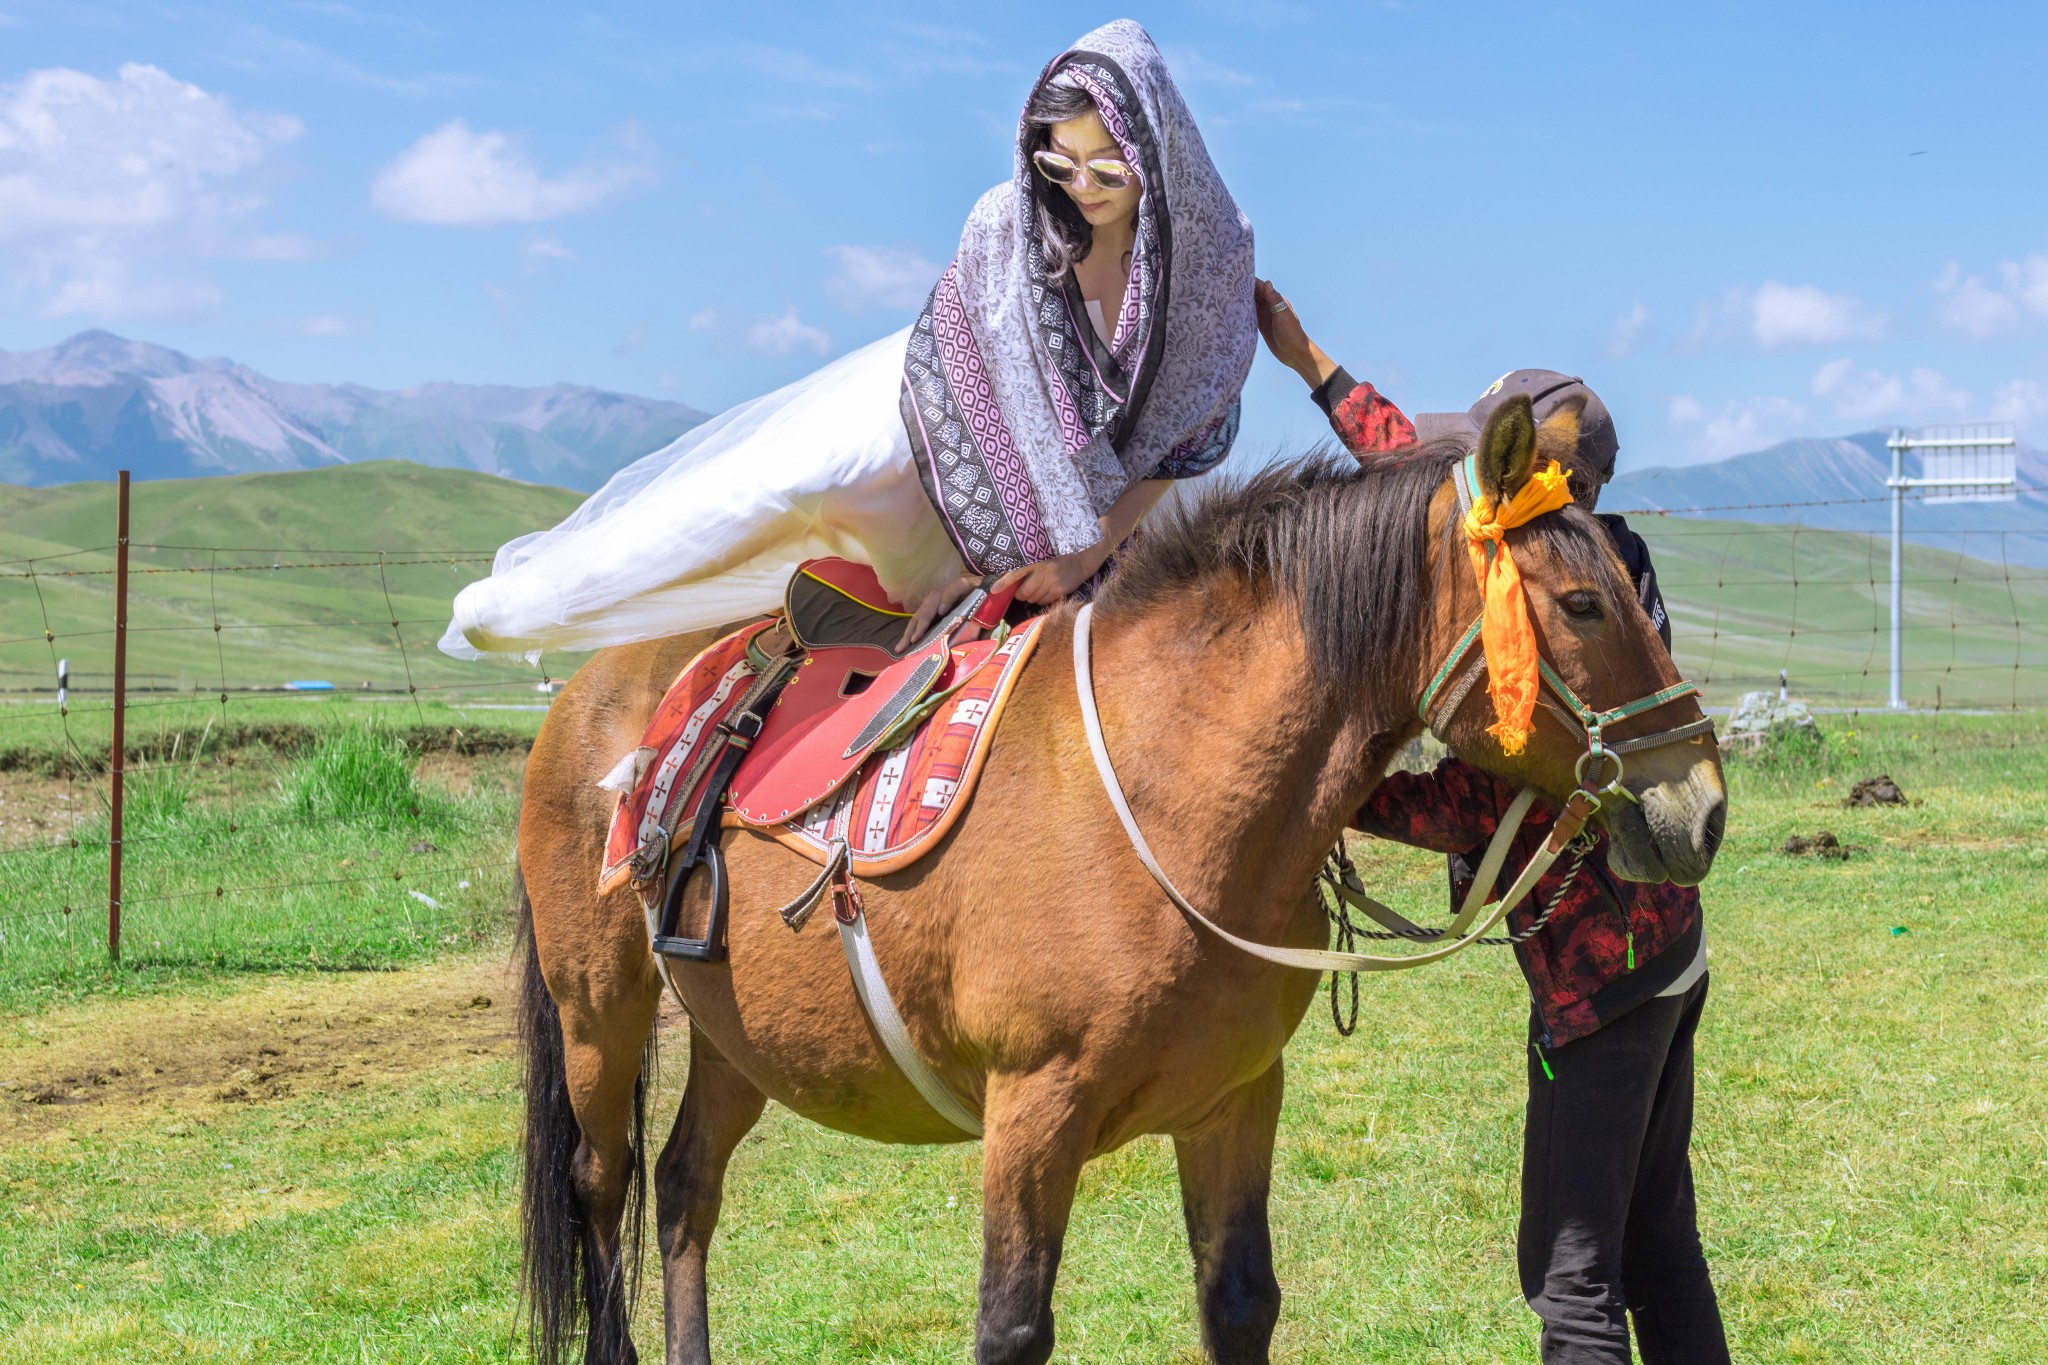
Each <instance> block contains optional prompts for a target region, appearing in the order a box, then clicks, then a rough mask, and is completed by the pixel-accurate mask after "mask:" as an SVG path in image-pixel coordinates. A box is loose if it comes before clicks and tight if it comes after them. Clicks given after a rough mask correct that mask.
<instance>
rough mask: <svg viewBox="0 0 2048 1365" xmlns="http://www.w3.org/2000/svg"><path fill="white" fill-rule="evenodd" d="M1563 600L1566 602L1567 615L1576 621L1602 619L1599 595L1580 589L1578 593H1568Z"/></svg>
mask: <svg viewBox="0 0 2048 1365" xmlns="http://www.w3.org/2000/svg"><path fill="white" fill-rule="evenodd" d="M1562 600H1563V602H1564V610H1565V614H1566V615H1567V616H1570V617H1572V618H1573V619H1574V620H1579V621H1597V620H1599V619H1600V597H1599V594H1597V593H1593V592H1588V591H1587V590H1586V589H1584V588H1579V589H1577V590H1576V591H1573V592H1568V593H1566V594H1565V595H1564V597H1563V599H1562Z"/></svg>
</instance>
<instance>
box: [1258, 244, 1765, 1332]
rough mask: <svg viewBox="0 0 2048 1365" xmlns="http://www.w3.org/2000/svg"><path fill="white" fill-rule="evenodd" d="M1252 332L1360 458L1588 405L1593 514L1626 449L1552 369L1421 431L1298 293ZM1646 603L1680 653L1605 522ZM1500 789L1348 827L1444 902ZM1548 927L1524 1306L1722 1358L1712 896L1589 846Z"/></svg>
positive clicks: (1434, 786)
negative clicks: (1410, 867) (1298, 305)
mask: <svg viewBox="0 0 2048 1365" xmlns="http://www.w3.org/2000/svg"><path fill="white" fill-rule="evenodd" d="M1257 299H1258V307H1259V328H1260V331H1261V333H1262V334H1263V336H1264V337H1265V340H1266V344H1267V346H1268V347H1269V348H1270V349H1271V350H1272V352H1273V354H1274V356H1275V358H1276V359H1278V360H1279V361H1280V362H1281V363H1282V364H1284V365H1286V366H1288V367H1289V368H1290V369H1292V370H1294V371H1295V372H1296V373H1298V374H1300V375H1301V376H1302V378H1303V379H1304V380H1306V381H1307V383H1308V384H1309V387H1310V389H1311V392H1312V396H1313V397H1314V399H1315V401H1316V403H1317V405H1318V406H1319V407H1321V408H1322V410H1323V412H1324V414H1325V415H1326V416H1328V417H1329V419H1330V424H1331V426H1332V427H1333V428H1334V429H1335V430H1336V432H1337V435H1338V437H1339V439H1341V440H1342V441H1343V442H1344V445H1345V447H1346V448H1347V449H1348V450H1350V452H1351V453H1352V454H1353V455H1354V456H1356V457H1358V458H1359V459H1360V460H1366V459H1370V458H1372V457H1373V456H1374V455H1377V454H1380V453H1382V452H1385V451H1389V450H1394V449H1398V448H1400V447H1403V446H1406V445H1409V444H1411V443H1413V442H1414V441H1415V440H1416V439H1417V438H1418V429H1419V435H1420V439H1423V440H1431V439H1435V438H1438V437H1444V436H1459V435H1463V436H1466V437H1467V438H1468V439H1475V440H1476V437H1477V433H1478V432H1479V431H1480V430H1481V429H1483V427H1484V425H1485V422H1486V417H1487V415H1488V413H1489V412H1490V411H1491V410H1492V409H1493V407H1494V406H1495V405H1497V404H1498V403H1501V402H1503V401H1505V400H1506V399H1508V398H1509V397H1512V396H1513V395H1514V394H1517V393H1525V394H1527V395H1528V396H1529V397H1530V399H1531V400H1532V402H1533V404H1534V409H1535V416H1536V418H1537V420H1539V421H1540V420H1542V419H1543V418H1544V417H1545V416H1547V415H1548V414H1549V413H1550V412H1552V411H1554V410H1555V409H1556V408H1557V407H1559V406H1560V405H1562V404H1564V403H1567V402H1570V401H1574V400H1583V402H1584V404H1585V407H1584V410H1583V412H1582V413H1581V417H1580V435H1579V446H1578V451H1577V457H1576V459H1575V460H1574V461H1573V463H1574V466H1575V467H1574V469H1573V471H1572V474H1571V487H1572V494H1573V497H1574V498H1575V500H1576V501H1577V502H1578V503H1579V505H1580V506H1582V507H1585V508H1587V509H1589V510H1590V509H1591V508H1592V507H1593V506H1594V504H1595V502H1596V501H1597V500H1598V498H1599V493H1600V487H1601V485H1603V484H1605V483H1606V482H1607V480H1608V479H1609V478H1610V477H1612V475H1613V472H1614V457H1615V453H1616V451H1617V450H1618V448H1619V443H1618V442H1617V440H1616V437H1615V433H1614V426H1613V423H1612V421H1611V420H1610V419H1609V417H1608V414H1607V409H1606V407H1605V405H1603V404H1602V403H1601V402H1600V400H1599V399H1598V398H1597V397H1596V396H1594V394H1593V392H1592V390H1590V389H1588V388H1587V387H1586V386H1585V385H1584V384H1583V383H1582V382H1580V381H1579V380H1577V379H1573V378H1570V377H1568V376H1565V375H1561V374H1557V373H1555V372H1553V371H1549V370H1518V371H1515V372H1514V373H1512V374H1509V375H1506V376H1503V377H1502V378H1501V379H1500V380H1499V381H1498V382H1496V383H1495V384H1494V385H1493V387H1492V388H1490V389H1488V390H1487V391H1486V393H1485V394H1484V395H1482V396H1481V398H1480V399H1479V401H1478V402H1476V403H1474V404H1473V405H1472V407H1471V409H1470V410H1469V411H1467V412H1464V413H1445V414H1420V415H1418V416H1417V418H1416V420H1415V422H1414V423H1412V424H1411V423H1410V422H1409V421H1408V419H1407V418H1406V417H1404V416H1403V415H1402V413H1401V412H1400V410H1399V409H1398V408H1397V407H1395V406H1394V404H1392V403H1391V402H1389V401H1388V400H1387V399H1386V398H1385V397H1384V396H1382V395H1381V394H1379V393H1378V392H1377V391H1375V390H1374V389H1373V387H1372V386H1371V385H1370V384H1366V383H1360V382H1358V381H1355V380H1353V379H1352V378H1351V376H1350V375H1349V374H1347V373H1346V372H1345V371H1344V369H1343V367H1342V366H1339V365H1337V364H1335V363H1334V362H1333V361H1331V360H1330V358H1329V357H1328V356H1327V355H1325V354H1324V353H1323V351H1322V349H1321V348H1320V347H1318V346H1316V344H1315V343H1314V342H1312V341H1310V340H1309V338H1308V335H1307V333H1306V332H1305V331H1304V330H1303V328H1302V326H1301V322H1300V319H1299V317H1298V315H1296V314H1295V312H1294V311H1293V309H1292V307H1291V306H1290V305H1289V304H1288V302H1287V300H1286V299H1285V298H1283V297H1282V296H1281V295H1280V293H1279V291H1278V290H1276V289H1274V288H1273V286H1272V285H1271V284H1268V283H1266V282H1264V281H1261V282H1260V283H1259V285H1258V295H1257ZM1600 520H1601V522H1602V523H1603V524H1605V525H1606V527H1607V529H1608V532H1609V534H1610V535H1611V536H1612V537H1613V539H1614V546H1615V549H1616V551H1617V552H1619V554H1620V557H1621V560H1622V563H1623V564H1624V565H1625V566H1626V567H1627V569H1628V572H1629V575H1630V578H1631V579H1632V581H1633V582H1634V584H1635V588H1636V593H1637V597H1638V599H1639V600H1640V601H1641V603H1642V605H1643V608H1644V610H1645V611H1646V612H1647V613H1648V614H1649V616H1650V620H1651V622H1652V624H1654V625H1655V626H1656V628H1657V633H1658V634H1659V635H1660V636H1661V637H1662V638H1663V640H1664V644H1665V647H1666V648H1667V649H1668V648H1669V647H1670V643H1671V625H1670V622H1669V620H1668V618H1667V616H1666V613H1665V610H1664V601H1663V598H1662V596H1661V595H1660V594H1659V593H1658V591H1657V580H1656V572H1655V570H1654V569H1653V568H1652V566H1651V564H1650V554H1649V548H1648V546H1646V545H1645V544H1644V543H1643V539H1642V537H1641V536H1639V535H1637V534H1636V533H1635V532H1633V531H1631V530H1629V529H1628V526H1627V524H1626V523H1625V522H1624V521H1623V520H1622V519H1621V518H1620V517H1618V516H1603V517H1601V518H1600ZM1514 796H1515V791H1514V789H1513V788H1512V786H1510V785H1509V784H1507V783H1504V782H1501V781H1499V780H1497V779H1495V778H1494V777H1492V776H1490V775H1488V774H1486V773H1484V772H1481V771H1480V770H1479V769H1477V768H1474V767H1472V766H1471V765H1470V764H1467V763H1465V762H1463V761H1461V760H1459V759H1457V758H1446V759H1444V761H1443V762H1442V763H1440V764H1438V765H1437V767H1436V769H1435V770H1434V771H1432V772H1428V773H1405V772H1397V773H1391V774H1389V775H1388V776H1387V779H1386V781H1385V782H1383V783H1382V784H1381V785H1380V787H1379V788H1378V789H1377V790H1376V791H1375V792H1374V793H1373V795H1372V798H1371V799H1370V800H1369V801H1368V802H1367V803H1366V805H1365V807H1364V808H1363V809H1361V810H1360V811H1359V812H1358V813H1357V815H1356V816H1354V817H1353V819H1352V824H1353V825H1354V826H1356V827H1357V828H1359V829H1361V830H1364V831H1366V832H1368V833H1371V834H1377V835H1379V836H1381V837H1382V838H1388V839H1395V840H1398V841H1400V842H1402V843H1405V844H1412V845H1414V846H1416V847H1419V848H1429V849H1435V850H1437V851H1439V852H1442V853H1447V854H1449V855H1450V873H1451V898H1452V904H1453V905H1455V904H1457V903H1458V902H1459V901H1460V900H1462V898H1463V897H1464V895H1465V894H1466V892H1467V890H1468V889H1469V887H1470V886H1471V882H1472V877H1473V875H1474V866H1475V864H1476V863H1477V861H1478V854H1479V851H1480V850H1481V849H1482V848H1484V846H1485V844H1486V841H1487V840H1488V839H1490V838H1491V837H1492V835H1493V832H1494V830H1495V828H1496V827H1497V826H1498V824H1499V821H1500V818H1501V815H1502V813H1503V812H1504V811H1505V810H1506V809H1507V807H1508V804H1509V803H1510V802H1511V801H1512V800H1513V799H1514ZM1552 818H1553V816H1552V814H1551V813H1550V812H1548V811H1546V810H1544V809H1543V808H1542V807H1540V806H1539V807H1538V808H1537V809H1536V810H1535V811H1532V812H1531V813H1530V816H1529V818H1528V820H1527V821H1526V822H1525V823H1524V824H1523V826H1522V829H1521V831H1520V833H1519V835H1518V836H1517V838H1516V841H1515V847H1514V854H1513V856H1514V859H1526V858H1528V857H1529V856H1530V855H1531V854H1533V853H1534V851H1535V849H1536V846H1537V844H1538V843H1539V842H1540V841H1541V840H1542V839H1543V837H1544V835H1545V834H1546V833H1547V832H1548V829H1549V825H1550V821H1551V819H1552ZM1542 907H1550V909H1549V913H1548V916H1547V919H1545V920H1544V921H1543V922H1542V924H1541V927H1540V929H1538V930H1537V931H1536V932H1534V933H1532V934H1529V935H1528V937H1526V938H1525V939H1522V941H1520V942H1518V943H1517V944H1516V945H1515V955H1516V957H1517V959H1518V960H1519V961H1520V963H1521V966H1522V974H1523V976H1524V977H1526V978H1527V980H1528V983H1529V990H1530V995H1531V997H1532V1002H1531V1006H1530V1010H1529V1047H1528V1059H1527V1062H1528V1067H1527V1069H1528V1077H1529V1100H1528V1107H1527V1110H1526V1117H1525V1121H1524V1126H1523V1130H1522V1218H1521V1227H1520V1232H1519V1236H1518V1239H1517V1242H1518V1245H1517V1249H1516V1260H1517V1263H1518V1267H1519V1270H1520V1275H1521V1282H1522V1295H1523V1297H1524V1298H1526V1299H1527V1300H1528V1303H1529V1307H1530V1308H1531V1309H1533V1310H1534V1311H1535V1313H1536V1315H1537V1316H1538V1317H1539V1318H1541V1319H1542V1320H1543V1336H1542V1350H1543V1359H1544V1361H1545V1362H1546V1363H1547V1365H1626V1362H1628V1361H1629V1360H1630V1359H1631V1357H1630V1354H1629V1325H1628V1324H1629V1319H1630V1318H1633V1319H1634V1321H1635V1336H1636V1343H1637V1345H1638V1346H1639V1347H1640V1348H1641V1350H1642V1356H1643V1359H1644V1361H1646V1362H1647V1363H1648V1365H1725V1362H1727V1361H1728V1359H1729V1356H1728V1342H1727V1337H1726V1335H1725V1334H1724V1332H1723V1330H1722V1326H1721V1312H1720V1307H1719V1305H1718V1303H1717V1302H1716V1300H1715V1297H1714V1287H1713V1282H1712V1280H1711V1279H1710V1278H1709V1275H1708V1272H1707V1261H1706V1256H1705V1254H1704V1253H1703V1251H1702V1250H1701V1247H1700V1236H1699V1227H1698V1219H1697V1206H1696V1204H1695V1202H1694V1198H1693V1181H1692V1161H1691V1155H1690V1148H1691V1143H1692V1110H1693V1060H1692V1057H1693V1035H1694V1033H1695V1032H1696V1031H1697V1030H1698V1027H1699V1020H1700V1011H1701V1009H1702V1008H1703V1007H1704V1006H1705V1004H1706V999H1707V950H1706V938H1705V932H1704V926H1703V923H1702V918H1701V906H1700V897H1699V892H1698V891H1697V890H1696V889H1695V888H1693V887H1689V886H1678V885H1675V884H1673V883H1670V882H1665V883H1661V884H1657V885H1650V884H1646V883H1642V882H1624V881H1621V880H1619V879H1618V878H1616V877H1615V876H1614V874H1613V873H1612V872H1611V871H1610V870H1609V869H1608V866H1607V841H1606V838H1605V836H1596V838H1595V842H1594V843H1593V845H1592V847H1591V849H1590V850H1589V851H1588V852H1587V853H1586V856H1585V858H1584V860H1583V862H1581V863H1580V864H1579V865H1578V866H1577V869H1576V872H1574V866H1573V862H1572V860H1571V859H1570V858H1566V859H1564V860H1561V861H1560V862H1559V863H1558V865H1557V867H1556V868H1555V869H1553V870H1552V871H1551V872H1550V873H1549V874H1547V875H1546V876H1545V877H1544V878H1543V880H1542V881H1540V882H1539V883H1538V884H1537V886H1536V889H1535V891H1534V892H1533V893H1532V894H1531V895H1530V897H1529V899H1528V900H1527V901H1526V902H1524V903H1523V904H1522V905H1521V906H1519V907H1517V908H1516V909H1515V910H1514V911H1513V912H1512V913H1511V914H1510V916H1509V917H1508V919H1507V921H1506V923H1507V925H1508V928H1509V930H1510V933H1511V934H1517V935H1519V931H1525V930H1528V929H1529V928H1530V927H1531V926H1532V925H1534V924H1536V922H1537V919H1538V916H1539V915H1542V914H1543V909H1542Z"/></svg>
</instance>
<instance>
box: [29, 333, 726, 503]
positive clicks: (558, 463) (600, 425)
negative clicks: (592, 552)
mask: <svg viewBox="0 0 2048 1365" xmlns="http://www.w3.org/2000/svg"><path fill="white" fill-rule="evenodd" d="M704 418H705V414H703V413H701V412H698V411H697V410H696V409H694V408H691V407H688V406H686V405H684V404H682V403H670V402H663V401H660V400H658V399H652V398H636V397H633V396H631V395H628V394H620V393H608V392H605V391H604V390H602V389H592V388H584V387H581V386H579V385H574V384H550V385H547V386H546V387H543V388H515V387H512V386H509V385H495V384H492V385H479V384H421V385H419V386H417V387H414V388H409V389H400V390H398V391H396V392H390V391H385V390H379V389H370V388H364V387H363V386H361V385H358V384H290V383H285V382H283V381H280V380H276V379H271V378H269V377H267V376H265V375H261V374H258V373H257V372H256V371H254V370H252V369H250V368H249V367H247V366H246V365H240V364H237V363H235V362H234V361H232V360H224V359H203V360H202V359H194V358H193V357H191V356H188V355H185V354H183V353H181V352H178V351H174V350H171V349H169V348H168V347H164V346H155V345H151V344H150V343H148V342H144V341H130V340H128V339H126V338H124V337H118V336H115V335H114V334H112V333H111V332H102V331H90V332H81V333H79V334H78V335H77V336H74V337H72V338H70V339H69V340H67V341H63V342H60V343H58V344H57V345H55V346H52V347H49V348H47V349H45V350H40V351H14V352H7V351H0V483H15V484H28V485H49V484H60V483H74V482H79V481H82V480H99V479H108V478H111V477H113V474H114V471H115V470H118V469H128V470H131V471H133V473H134V476H135V477H136V478H138V479H165V478H182V477H187V476H191V475H198V474H250V473H262V472H266V471H279V470H290V469H315V468H320V467H323V466H328V465H336V464H355V463H360V462H362V461H365V460H389V459H401V460H411V461H413V462H415V463H418V464H426V465H440V466H446V467H452V468H458V469H474V470H480V471H482V472H484V473H489V474H498V475H502V476H504V477H506V478H513V479H522V480H526V481H528V482H531V483H548V484H558V485H561V486H564V487H568V488H575V489H580V490H583V491H586V492H587V491H589V490H591V489H594V488H596V487H597V486H598V485H599V484H601V483H603V482H604V481H605V479H606V478H607V477H609V476H610V475H611V473H612V472H613V471H614V470H616V469H618V468H619V467H620V466H621V465H624V464H626V463H628V462H629V461H631V460H634V459H637V458H638V457H639V456H642V455H645V454H647V453H648V452H649V451H652V450H656V449H659V448H660V447H662V446H664V445H667V444H668V443H669V442H670V441H673V440H674V439H675V438H676V437H677V436H680V435H681V434H682V433H683V432H685V431H688V430H689V429H690V428H691V427H693V426H696V425H697V424H698V423H699V422H702V421H703V420H704Z"/></svg>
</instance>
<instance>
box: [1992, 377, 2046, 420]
mask: <svg viewBox="0 0 2048 1365" xmlns="http://www.w3.org/2000/svg"><path fill="white" fill-rule="evenodd" d="M2043 419H2048V388H2043V387H2042V386H2041V385H2039V384H2037V383H2035V382H2034V381H2033V380H2031V379H2008V380H2006V381H2005V383H2003V384H2000V385H1999V386H1998V388H1997V390H1996V391H1994V392H1993V393H1992V395H1991V419H1990V420H1992V421H1994V422H2017V423H2020V424H2021V425H2023V426H2032V425H2034V424H2035V423H2037V422H2040V421H2042V420H2043Z"/></svg>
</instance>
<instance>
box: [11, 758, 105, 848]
mask: <svg viewBox="0 0 2048 1365" xmlns="http://www.w3.org/2000/svg"><path fill="white" fill-rule="evenodd" d="M98 813H99V804H98V803H97V802H96V801H94V800H93V793H92V788H91V787H89V786H86V785H84V784H83V783H75V782H66V781H65V780H64V779H63V778H61V777H44V776H41V775H38V774H32V773H10V772H0V849H16V848H33V847H35V846H36V845H38V844H54V843H59V842H61V841H62V840H64V839H65V838H67V837H69V835H70V832H71V827H72V825H74V824H75V823H77V822H78V821H80V820H85V819H89V818H91V817H92V816H94V815H97V814H98Z"/></svg>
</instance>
